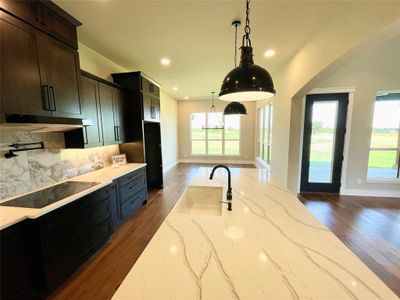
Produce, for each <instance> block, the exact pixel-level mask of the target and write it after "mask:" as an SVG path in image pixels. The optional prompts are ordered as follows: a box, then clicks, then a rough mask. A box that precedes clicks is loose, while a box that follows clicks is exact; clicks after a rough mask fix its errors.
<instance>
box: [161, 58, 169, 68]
mask: <svg viewBox="0 0 400 300" xmlns="http://www.w3.org/2000/svg"><path fill="white" fill-rule="evenodd" d="M170 63H171V61H170V60H169V58H166V57H164V58H163V59H161V64H162V65H164V66H169V64H170Z"/></svg>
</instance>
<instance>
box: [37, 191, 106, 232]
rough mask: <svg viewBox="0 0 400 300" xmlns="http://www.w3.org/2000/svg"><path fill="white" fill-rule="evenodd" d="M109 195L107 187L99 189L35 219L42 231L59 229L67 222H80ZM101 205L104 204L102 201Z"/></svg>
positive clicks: (66, 224)
mask: <svg viewBox="0 0 400 300" xmlns="http://www.w3.org/2000/svg"><path fill="white" fill-rule="evenodd" d="M109 196H110V192H109V187H106V188H102V189H99V190H97V191H95V192H93V193H91V194H89V195H87V196H84V197H82V198H81V199H78V200H76V201H74V202H72V203H69V204H67V205H65V206H63V207H61V208H59V209H56V210H55V211H52V212H50V213H48V214H46V215H44V216H42V217H40V218H38V219H37V221H38V222H39V224H40V226H41V230H42V231H43V232H44V233H50V232H55V231H58V230H61V229H62V228H63V227H65V226H68V224H74V223H77V224H80V223H81V222H82V221H83V220H84V219H86V218H87V216H88V215H90V214H91V213H92V212H93V211H94V210H96V207H97V206H98V205H99V204H100V203H102V202H103V201H104V200H105V199H108V198H109ZM103 205H105V204H104V203H103Z"/></svg>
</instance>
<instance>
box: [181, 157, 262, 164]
mask: <svg viewBox="0 0 400 300" xmlns="http://www.w3.org/2000/svg"><path fill="white" fill-rule="evenodd" d="M178 162H179V163H191V164H238V165H247V164H249V165H254V164H255V161H254V160H235V159H210V160H206V159H196V158H185V159H180V160H179V161H178Z"/></svg>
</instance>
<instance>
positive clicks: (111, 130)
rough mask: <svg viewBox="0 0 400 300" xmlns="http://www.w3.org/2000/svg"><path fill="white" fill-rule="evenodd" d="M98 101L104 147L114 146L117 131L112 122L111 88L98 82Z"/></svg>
mask: <svg viewBox="0 0 400 300" xmlns="http://www.w3.org/2000/svg"><path fill="white" fill-rule="evenodd" d="M99 99H100V108H101V124H102V130H103V142H104V145H112V144H116V142H117V129H116V125H115V121H114V111H113V88H112V87H111V86H108V85H106V84H104V83H101V82H100V83H99Z"/></svg>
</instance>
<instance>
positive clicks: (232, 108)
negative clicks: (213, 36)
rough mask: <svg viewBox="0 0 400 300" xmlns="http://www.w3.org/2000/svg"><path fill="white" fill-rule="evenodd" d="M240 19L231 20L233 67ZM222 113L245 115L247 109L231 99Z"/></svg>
mask: <svg viewBox="0 0 400 300" xmlns="http://www.w3.org/2000/svg"><path fill="white" fill-rule="evenodd" d="M240 24H241V23H240V21H239V20H235V21H233V22H232V26H233V27H234V28H235V56H234V62H235V67H236V66H237V64H236V56H237V30H238V27H239V26H240ZM224 115H225V116H227V115H231V116H232V115H236V116H239V117H242V116H246V115H247V110H246V107H245V106H244V105H243V104H241V103H240V102H237V101H233V102H231V103H229V104H228V105H227V106H225V109H224Z"/></svg>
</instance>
